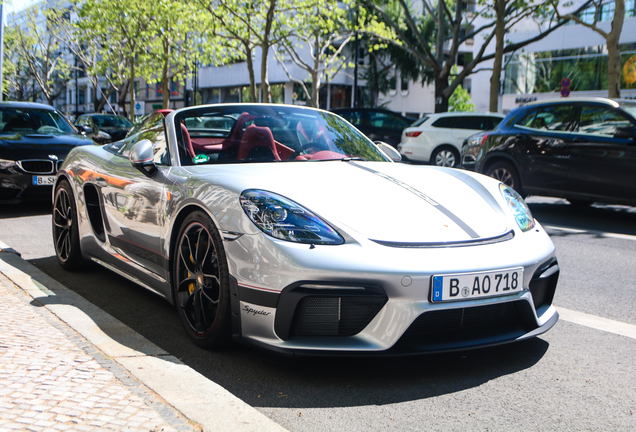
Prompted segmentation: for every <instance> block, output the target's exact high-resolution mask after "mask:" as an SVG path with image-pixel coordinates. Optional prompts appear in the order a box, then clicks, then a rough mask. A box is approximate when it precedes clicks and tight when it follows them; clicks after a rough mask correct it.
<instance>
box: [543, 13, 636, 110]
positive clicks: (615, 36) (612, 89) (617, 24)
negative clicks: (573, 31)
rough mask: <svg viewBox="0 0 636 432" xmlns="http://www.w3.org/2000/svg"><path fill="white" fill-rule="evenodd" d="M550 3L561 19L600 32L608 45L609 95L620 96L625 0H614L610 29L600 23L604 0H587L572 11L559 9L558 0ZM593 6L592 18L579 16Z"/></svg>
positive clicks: (612, 96)
mask: <svg viewBox="0 0 636 432" xmlns="http://www.w3.org/2000/svg"><path fill="white" fill-rule="evenodd" d="M550 4H551V5H552V7H553V8H554V11H555V13H556V14H557V16H558V17H559V18H561V19H565V20H572V21H574V22H575V23H577V24H581V25H583V26H585V27H587V28H589V29H591V30H594V31H595V32H596V33H598V34H600V35H601V36H602V37H603V38H604V39H605V43H606V45H607V61H608V64H607V75H608V78H609V83H608V85H609V97H611V98H620V97H621V51H620V48H619V46H618V44H619V41H620V37H621V33H622V31H623V24H624V22H625V0H615V1H614V16H613V18H612V27H611V29H610V31H609V32H608V31H606V30H604V29H603V28H601V27H600V26H599V25H598V23H599V21H600V19H601V11H602V8H603V6H604V5H605V4H607V2H606V1H604V0H590V1H588V2H586V3H585V4H584V5H583V6H582V7H581V8H579V9H578V10H576V11H574V12H571V13H563V12H562V11H561V10H560V9H559V2H558V1H557V0H550ZM588 7H589V8H591V9H592V10H593V11H592V19H591V20H589V21H588V20H586V19H583V18H582V17H581V16H579V12H581V11H582V10H584V9H586V8H588Z"/></svg>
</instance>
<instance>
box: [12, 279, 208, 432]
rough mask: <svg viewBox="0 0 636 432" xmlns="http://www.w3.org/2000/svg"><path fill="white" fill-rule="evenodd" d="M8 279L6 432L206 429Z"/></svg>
mask: <svg viewBox="0 0 636 432" xmlns="http://www.w3.org/2000/svg"><path fill="white" fill-rule="evenodd" d="M40 306H41V305H40V304H39V303H38V302H37V301H36V300H33V299H32V298H31V297H30V296H28V295H27V294H26V293H24V291H21V290H19V289H17V288H16V287H15V286H14V285H13V283H12V282H11V281H9V280H8V279H6V278H5V277H4V276H3V275H2V274H0V432H5V431H15V430H28V431H92V430H114V431H198V430H200V427H199V426H198V425H197V424H194V423H192V422H189V421H188V420H187V419H186V418H184V417H183V416H181V415H180V414H179V413H178V412H177V411H176V410H174V409H173V408H172V407H170V406H169V405H167V404H165V403H164V402H163V401H162V400H161V399H160V398H159V397H157V396H156V394H154V393H153V392H152V391H151V390H149V389H148V388H147V387H145V386H144V385H143V384H141V383H140V382H139V381H137V380H136V379H135V378H133V377H131V376H130V374H128V373H127V371H126V370H125V369H124V368H122V367H121V366H120V365H118V364H117V363H115V362H114V361H112V360H109V359H108V358H106V357H105V356H104V355H103V354H102V353H101V352H100V351H99V350H97V349H96V348H95V347H94V346H93V345H91V344H90V343H89V342H87V341H86V340H85V339H84V338H83V337H82V336H80V335H79V334H77V333H76V332H75V331H73V330H72V329H70V328H69V327H68V326H67V325H66V324H65V323H63V322H62V321H60V320H59V319H58V318H57V317H55V316H54V315H53V314H52V313H50V312H49V311H48V310H47V309H46V308H44V307H40Z"/></svg>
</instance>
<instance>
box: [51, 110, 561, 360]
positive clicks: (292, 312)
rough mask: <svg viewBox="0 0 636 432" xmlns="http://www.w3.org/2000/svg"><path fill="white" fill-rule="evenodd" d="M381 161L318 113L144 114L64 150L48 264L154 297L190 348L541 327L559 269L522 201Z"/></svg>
mask: <svg viewBox="0 0 636 432" xmlns="http://www.w3.org/2000/svg"><path fill="white" fill-rule="evenodd" d="M390 153H391V148H389V147H388V146H387V145H383V144H382V143H378V144H374V143H373V142H371V141H369V139H367V138H366V137H365V136H364V135H362V134H361V133H360V132H359V131H358V130H357V129H355V128H354V127H353V126H351V125H350V124H349V123H347V122H346V121H344V120H343V119H342V118H340V117H338V116H337V115H334V114H331V113H329V112H326V111H321V110H316V109H310V108H302V107H294V106H285V105H266V104H231V105H229V104H221V105H209V106H197V107H190V108H183V109H179V110H176V111H174V112H171V113H169V114H168V115H167V117H165V118H164V115H163V114H162V113H156V114H155V115H151V116H149V117H147V118H146V119H145V121H144V123H143V124H142V125H141V127H139V128H138V129H137V130H136V132H135V133H134V134H133V135H131V136H128V137H127V138H126V139H124V140H123V141H119V142H115V143H111V144H107V145H104V146H83V147H78V148H75V149H74V150H72V151H71V152H70V154H69V155H68V157H67V158H66V160H65V162H64V164H63V166H62V168H61V169H60V171H59V174H58V175H57V178H56V182H55V186H54V192H53V193H54V195H53V199H54V209H53V237H54V241H55V248H56V252H57V257H58V260H59V262H60V264H61V265H62V266H63V267H64V268H66V269H74V268H77V267H79V266H81V265H82V262H83V261H84V260H92V261H94V262H96V263H98V264H100V265H102V266H104V267H107V268H109V269H111V270H113V271H115V272H117V273H118V274H120V275H122V276H125V277H126V278H128V279H130V280H132V281H134V282H136V283H138V284H140V285H142V286H144V287H146V288H148V289H150V290H152V291H153V292H155V293H157V294H159V295H161V296H163V297H165V298H166V299H167V300H168V301H169V302H171V303H174V304H175V305H176V309H177V310H178V314H179V317H180V319H181V321H182V323H183V325H184V327H185V330H186V333H187V334H188V335H189V337H190V338H191V339H192V340H193V341H194V342H195V343H196V344H198V345H200V346H202V347H211V348H217V347H222V346H224V345H225V344H227V343H228V342H229V341H231V340H237V341H242V342H246V343H250V344H253V345H258V346H261V347H263V348H266V349H269V350H273V351H277V352H280V353H286V354H296V355H300V354H306V355H321V354H339V355H345V354H346V355H356V354H413V353H421V352H438V351H450V350H458V349H466V348H474V347H482V346H488V345H496V344H501V343H506V342H512V341H518V340H522V339H527V338H531V337H534V336H537V335H539V334H541V333H544V332H545V331H547V330H548V329H550V328H551V327H552V326H553V325H554V324H555V323H556V322H557V319H558V314H557V312H556V310H555V308H554V307H553V306H552V299H553V297H554V292H555V288H556V284H557V279H558V276H559V266H558V264H557V260H556V257H555V248H554V245H553V244H552V242H551V241H550V238H549V237H548V235H547V234H546V232H545V231H544V229H543V228H542V227H541V225H539V223H538V222H537V221H535V220H534V218H533V217H532V214H531V213H530V211H529V209H528V207H527V206H526V204H525V202H524V201H523V199H522V198H521V197H520V196H519V195H518V194H517V193H516V192H515V191H514V190H513V189H511V188H509V187H507V186H505V185H504V184H502V183H500V182H498V181H496V180H494V179H492V178H489V177H485V176H482V175H480V174H475V173H471V172H467V171H461V170H457V169H449V168H441V167H433V166H414V165H406V164H400V163H394V162H393V160H392V159H391V158H390Z"/></svg>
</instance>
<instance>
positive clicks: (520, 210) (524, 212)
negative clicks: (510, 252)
mask: <svg viewBox="0 0 636 432" xmlns="http://www.w3.org/2000/svg"><path fill="white" fill-rule="evenodd" d="M499 190H500V191H501V195H502V196H503V197H504V199H505V200H506V202H507V203H508V207H509V208H510V210H511V211H512V214H513V216H514V217H515V220H516V221H517V225H519V228H521V230H522V231H529V230H531V229H532V228H534V217H533V216H532V212H530V209H529V208H528V205H527V204H526V202H525V201H524V200H523V198H521V195H519V194H518V193H517V192H516V191H515V190H514V189H513V188H511V187H510V186H506V185H505V184H503V183H501V184H500V185H499Z"/></svg>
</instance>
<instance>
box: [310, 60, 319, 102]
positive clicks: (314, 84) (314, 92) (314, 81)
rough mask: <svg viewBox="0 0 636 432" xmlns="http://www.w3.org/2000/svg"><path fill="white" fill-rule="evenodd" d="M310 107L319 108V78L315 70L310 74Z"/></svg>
mask: <svg viewBox="0 0 636 432" xmlns="http://www.w3.org/2000/svg"><path fill="white" fill-rule="evenodd" d="M311 106H312V107H314V108H320V77H319V73H318V71H317V70H316V69H314V71H313V72H312V73H311Z"/></svg>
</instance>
